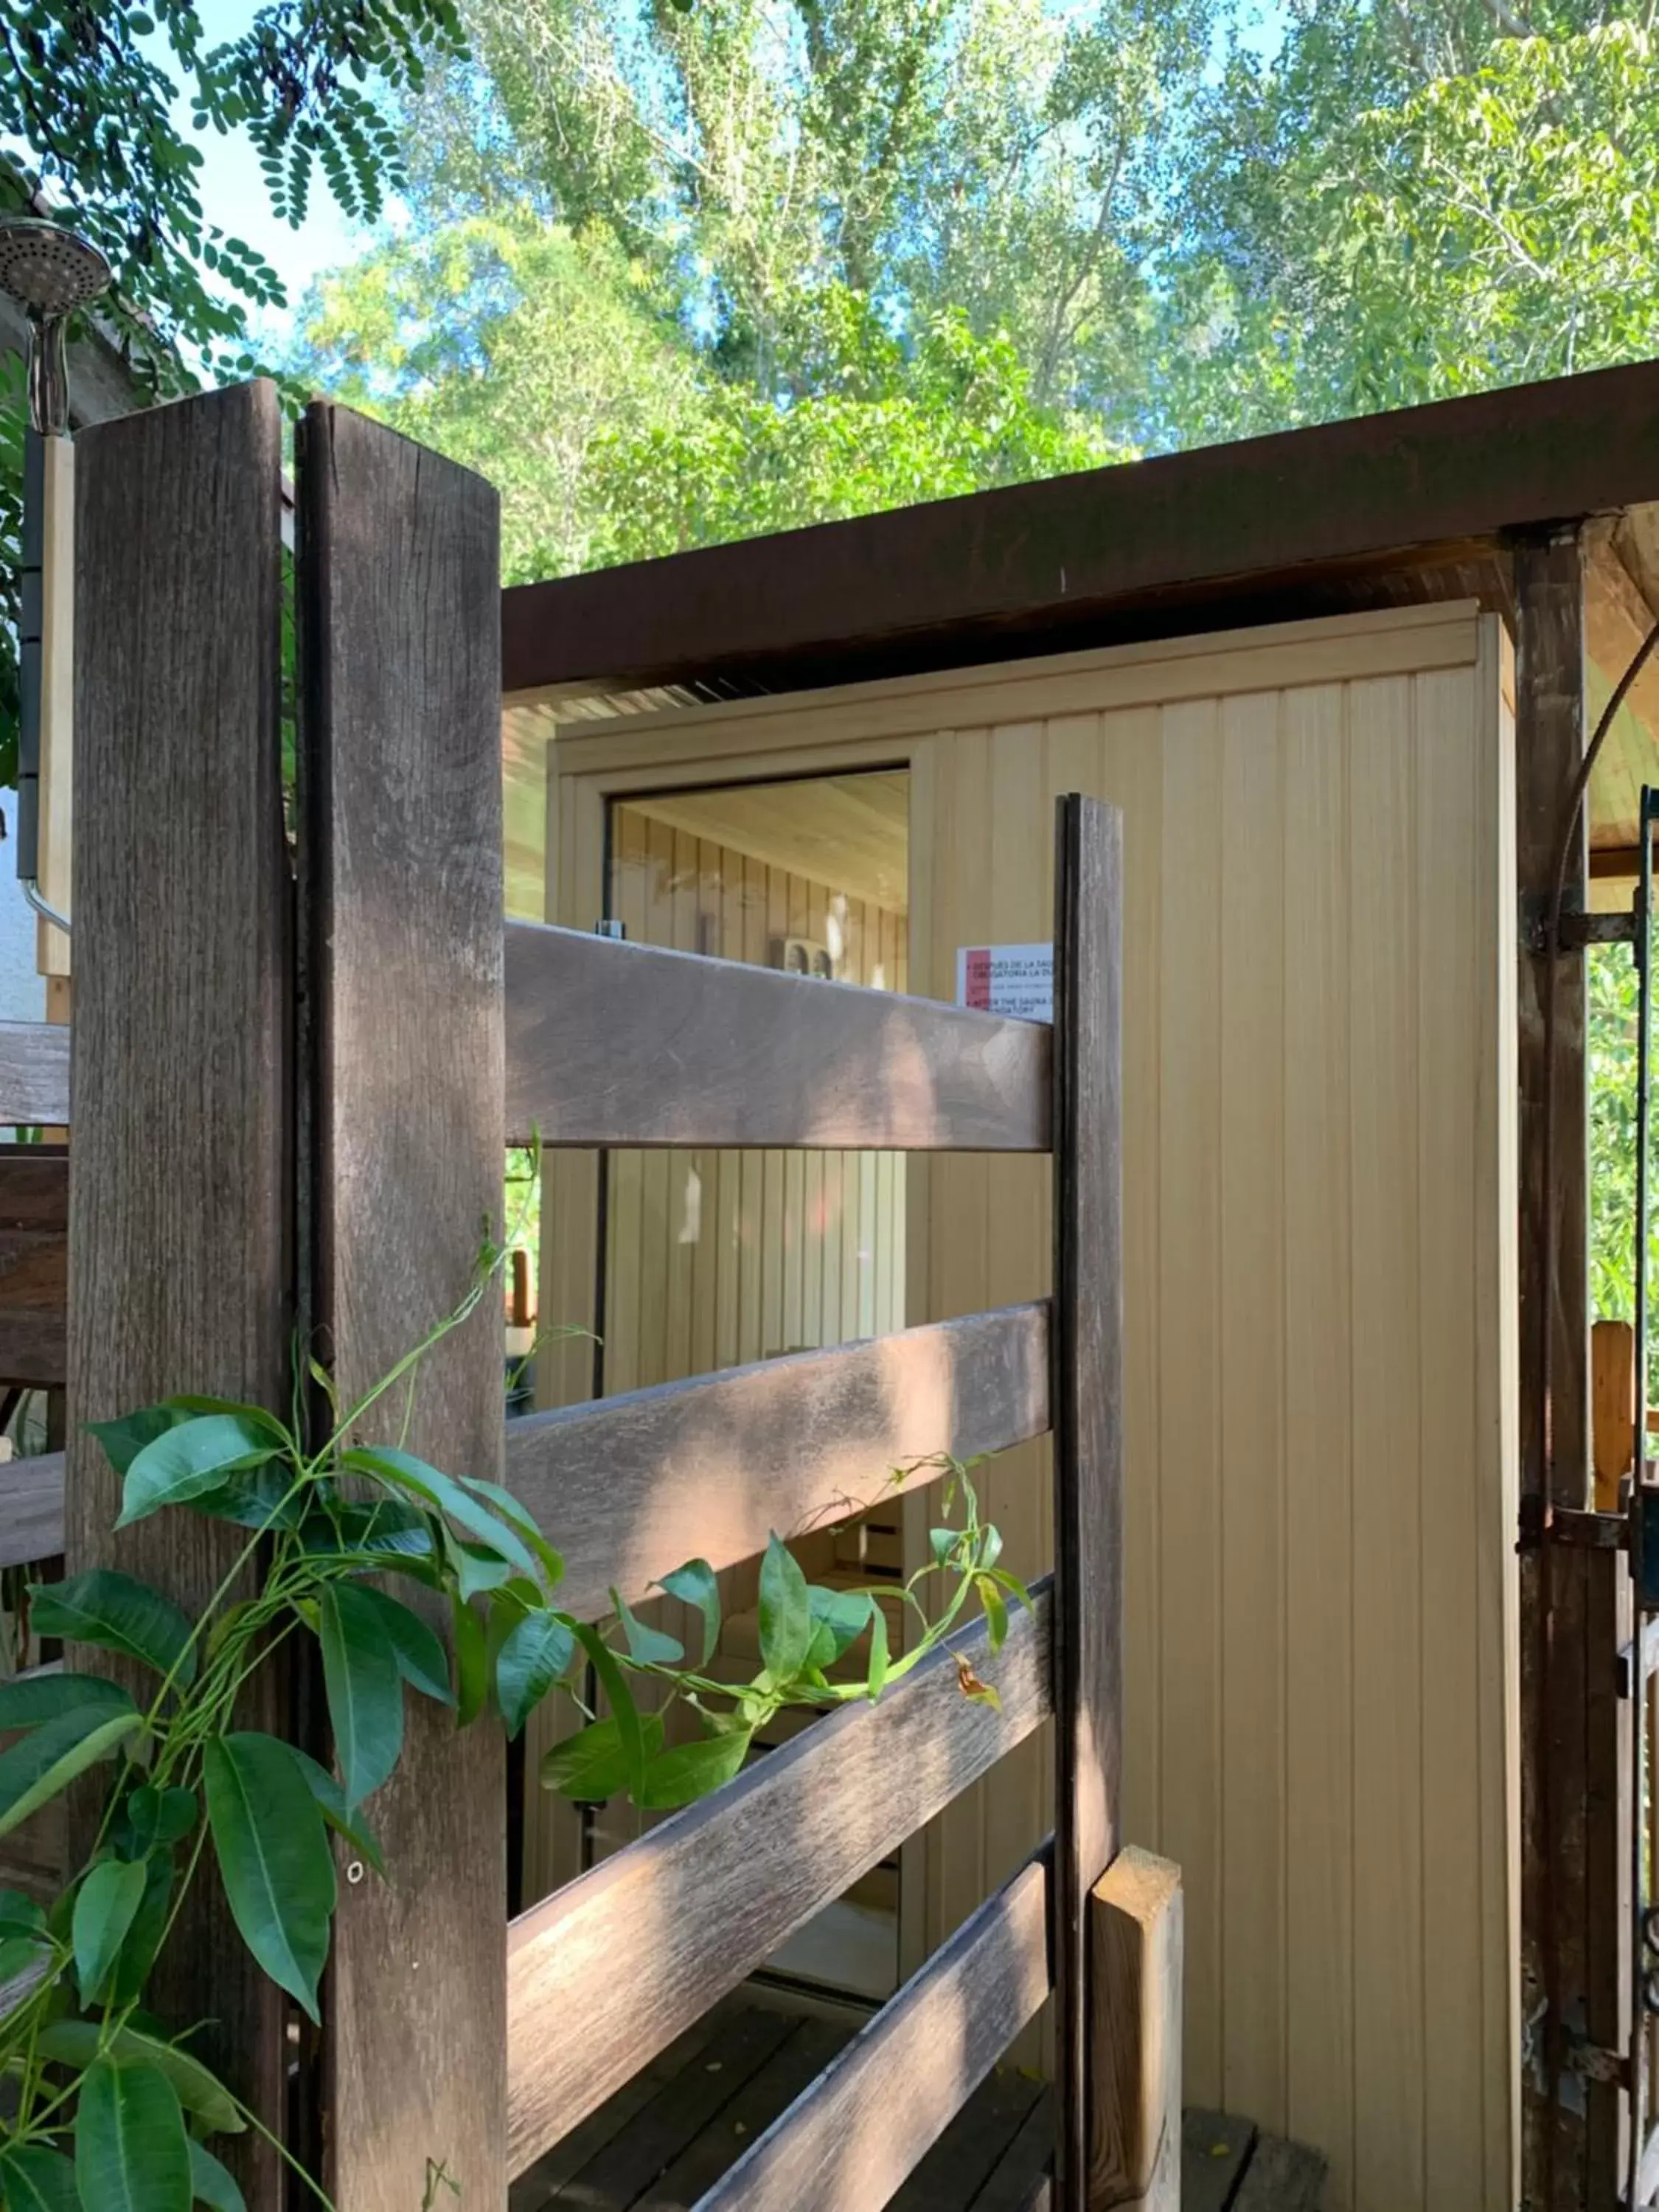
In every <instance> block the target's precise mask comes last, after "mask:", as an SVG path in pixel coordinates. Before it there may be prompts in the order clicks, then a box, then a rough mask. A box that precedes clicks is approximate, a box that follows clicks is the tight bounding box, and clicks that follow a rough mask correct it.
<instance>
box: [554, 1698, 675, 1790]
mask: <svg viewBox="0 0 1659 2212" xmlns="http://www.w3.org/2000/svg"><path fill="white" fill-rule="evenodd" d="M640 1725H641V1738H642V1740H643V1742H644V1746H645V1752H646V1757H647V1760H648V1759H650V1758H651V1756H652V1755H653V1753H656V1752H657V1751H659V1750H660V1748H661V1747H662V1735H663V1727H662V1716H661V1714H660V1713H645V1714H642V1715H641V1723H640ZM630 1767H631V1758H630V1753H629V1749H628V1747H626V1746H625V1745H624V1744H623V1740H622V1734H621V1731H620V1730H619V1729H618V1728H617V1723H616V1722H615V1721H614V1720H611V1719H606V1720H602V1721H591V1722H590V1723H588V1725H587V1726H586V1728H585V1729H579V1730H578V1731H577V1733H576V1734H575V1735H571V1736H567V1737H566V1738H565V1740H564V1741H563V1742H562V1743H556V1744H555V1745H554V1747H553V1748H552V1749H551V1751H550V1752H548V1753H545V1755H544V1758H543V1759H542V1767H541V1779H542V1787H543V1789H544V1790H557V1791H558V1792H559V1794H560V1795H561V1796H564V1797H569V1798H571V1799H573V1800H574V1802H576V1803H577V1804H578V1805H603V1804H604V1803H605V1800H606V1799H607V1798H609V1797H615V1796H617V1795H618V1794H619V1793H620V1792H621V1791H623V1790H626V1789H627V1787H628V1783H629V1772H630Z"/></svg>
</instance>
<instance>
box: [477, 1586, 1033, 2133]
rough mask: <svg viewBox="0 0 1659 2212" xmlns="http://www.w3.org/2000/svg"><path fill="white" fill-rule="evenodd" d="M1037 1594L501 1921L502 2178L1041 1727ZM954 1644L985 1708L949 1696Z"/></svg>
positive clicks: (954, 1684) (954, 1692)
mask: <svg viewBox="0 0 1659 2212" xmlns="http://www.w3.org/2000/svg"><path fill="white" fill-rule="evenodd" d="M1033 1596H1034V1599H1035V1601H1036V1612H1035V1613H1034V1614H1032V1613H1025V1612H1024V1611H1023V1610H1022V1611H1020V1612H1019V1613H1017V1614H1016V1616H1015V1617H1014V1619H1013V1620H1012V1621H1011V1623H1010V1626H1009V1632H1008V1640H1007V1642H1006V1644H1005V1645H1004V1646H1003V1648H1002V1650H1001V1651H1000V1653H999V1654H998V1655H997V1656H996V1657H995V1658H994V1659H993V1658H992V1657H991V1656H990V1651H989V1644H988V1640H987V1635H986V1632H985V1626H984V1624H983V1622H976V1623H975V1625H974V1626H971V1627H969V1628H967V1629H964V1630H961V1631H958V1632H957V1635H956V1636H954V1637H952V1638H951V1639H950V1640H949V1643H948V1644H947V1645H946V1646H945V1648H943V1649H941V1650H939V1651H938V1652H935V1653H934V1654H933V1655H932V1656H930V1657H928V1658H927V1659H926V1660H924V1661H923V1662H921V1665H920V1666H919V1667H917V1668H915V1672H914V1673H912V1674H908V1675H906V1676H905V1677H904V1678H903V1679H902V1680H901V1681H899V1682H896V1683H895V1684H894V1686H892V1688H890V1690H888V1691H887V1692H885V1694H884V1696H883V1697H882V1698H881V1699H879V1700H878V1703H876V1704H875V1705H866V1704H864V1703H862V1702H860V1703H858V1704H855V1705H843V1706H842V1708H841V1709H840V1710H839V1711H836V1712H834V1713H831V1714H830V1715H829V1717H828V1718H826V1719H824V1720H822V1721H820V1722H818V1723H817V1725H816V1726H815V1727H812V1728H811V1729H805V1731H803V1733H802V1734H801V1735H798V1736H796V1737H795V1738H794V1739H793V1741H791V1742H790V1743H788V1744H787V1745H785V1746H784V1747H783V1748H782V1749H781V1750H779V1751H775V1752H771V1753H768V1754H767V1756H766V1757H765V1758H764V1759H760V1760H758V1761H757V1762H756V1763H755V1764H754V1765H750V1767H749V1768H747V1769H746V1770H745V1771H744V1773H743V1774H742V1775H741V1776H740V1777H739V1778H738V1780H737V1781H736V1782H735V1783H733V1784H731V1785H729V1786H728V1787H727V1788H726V1789H725V1790H721V1791H720V1792H719V1793H718V1794H717V1795H716V1796H714V1797H710V1798H705V1799H704V1800H703V1801H702V1802H701V1803H699V1804H696V1805H692V1806H689V1807H688V1808H686V1809H685V1811H684V1812H682V1813H678V1814H675V1816H674V1817H673V1818H672V1819H671V1820H665V1821H664V1822H663V1823H662V1825H661V1826H659V1827H655V1828H653V1829H652V1830H650V1831H649V1832H648V1833H647V1834H646V1835H645V1836H643V1837H641V1838H640V1840H639V1841H638V1842H636V1843H634V1844H629V1847H628V1848H627V1849H626V1850H623V1851H619V1852H617V1855H616V1856H615V1857H613V1858H610V1859H607V1860H605V1862H604V1863H603V1864H602V1865H600V1866H598V1867H596V1868H595V1869H593V1870H592V1873H590V1874H586V1875H583V1876H582V1877H581V1879H580V1881H574V1882H572V1883H570V1884H569V1885H568V1887H566V1888H564V1889H562V1890H558V1891H556V1892H555V1893H554V1894H553V1895H552V1896H551V1897H549V1898H547V1899H544V1901H543V1902H542V1903H541V1904H540V1905H537V1906H535V1907H534V1908H533V1909H532V1911H529V1912H526V1913H524V1914H522V1915H521V1916H520V1917H519V1918H518V1919H517V1920H515V1921H514V1922H513V1924H512V1926H511V1927H510V1928H509V1929H508V1931H507V1979H508V2049H507V2056H508V2068H509V2077H510V2086H509V2099H508V2131H509V2138H510V2140H509V2157H510V2163H511V2166H512V2170H513V2172H515V2173H516V2172H520V2171H521V2170H522V2169H523V2168H524V2167H525V2166H528V2165H529V2164H530V2162H531V2161H532V2160H533V2159H535V2158H537V2157H538V2156H539V2154H541V2153H542V2152H543V2151H544V2149H545V2148H547V2147H548V2145H549V2144H550V2143H552V2142H556V2140H557V2139H558V2137H559V2136H562V2135H563V2134H564V2133H565V2132H566V2131H567V2130H569V2129H571V2128H574V2127H575V2126H577V2125H578V2124H580V2122H581V2121H582V2120H583V2119H584V2118H586V2115H587V2114H588V2113H589V2112H592V2111H593V2110H594V2109H595V2108H596V2107H597V2106H599V2105H601V2104H603V2102H604V2101H605V2098H606V2097H608V2096H610V2095H611V2093H612V2092H613V2091H614V2090H615V2089H616V2088H617V2087H619V2086H620V2085H621V2084H622V2083H623V2081H626V2080H627V2079H628V2077H629V2075H630V2074H631V2073H632V2072H633V2071H634V2070H635V2068H636V2067H638V2066H640V2065H641V2064H643V2063H644V2062H645V2060H646V2059H647V2058H648V2057H650V2055H651V2053H652V2052H653V2051H657V2050H659V2049H660V2048H661V2047H662V2046H663V2045H665V2043H667V2042H669V2041H671V2039H672V2038H673V2037H675V2036H676V2035H678V2033H680V2032H681V2030H682V2029H683V2028H684V2027H686V2026H688V2025H689V2023H690V2021H694V2020H696V2018H697V2016H698V2015H699V2014H701V2013H702V2012H704V2011H706V2010H707V2008H708V2006H709V2005H711V2004H713V2003H714V2002H715V2000H716V1999H717V1998H719V1997H720V1996H724V1995H725V1993H726V1990H730V1989H733V1988H735V1987H736V1986H737V1984H738V1983H739V1982H740V1981H741V1980H742V1979H743V1978H744V1976H745V1975H746V1974H749V1973H750V1972H753V1971H754V1969H755V1968H756V1967H757V1966H759V1965H760V1963H761V1961H762V1960H763V1959H765V1958H766V1957H768V1956H769V1954H770V1953H771V1952H773V1951H774V1950H775V1949H776V1948H777V1946H778V1945H779V1944H780V1943H781V1942H783V1940H784V1939H785V1937H786V1936H789V1935H791V1934H792V1933H793V1931H794V1929H797V1928H799V1927H800V1926H801V1925H802V1924H803V1923H804V1922H805V1921H807V1920H809V1919H810V1918H811V1916H812V1915H813V1913H815V1912H817V1911H820V1910H821V1909H822V1908H823V1906H824V1905H828V1904H829V1902H830V1901H831V1899H834V1898H836V1897H839V1896H840V1894H841V1893H842V1891H843V1890H844V1889H846V1888H847V1887H848V1885H849V1884H850V1883H852V1882H854V1881H857V1880H858V1878H859V1876H860V1875H862V1874H865V1873H866V1872H867V1871H868V1870H869V1869H870V1868H871V1867H872V1866H874V1865H876V1864H877V1863H878V1861H880V1860H881V1859H884V1858H885V1857H886V1856H887V1854H888V1853H889V1852H890V1851H891V1850H894V1849H895V1848H896V1846H897V1845H898V1844H900V1843H901V1842H902V1840H903V1839H904V1838H905V1837H907V1836H908V1835H910V1834H913V1833H914V1832H915V1830H916V1829H917V1828H919V1827H921V1826H922V1825H923V1824H924V1823H925V1822H926V1821H927V1820H931V1819H932V1818H933V1814H935V1813H937V1812H939V1810H940V1809H941V1808H943V1807H944V1806H945V1805H946V1804H948V1803H949V1802H950V1801H951V1798H952V1797H954V1796H957V1793H958V1792H959V1791H961V1790H965V1789H966V1788H967V1786H968V1784H969V1783H970V1782H972V1781H974V1780H975V1779H976V1778H978V1777H979V1776H980V1775H981V1774H983V1773H984V1772H985V1771H987V1769H988V1768H989V1767H991V1766H992V1765H994V1764H995V1762H996V1761H997V1759H1000V1758H1001V1756H1002V1755H1003V1753H1005V1752H1007V1751H1011V1750H1012V1748H1013V1747H1014V1746H1015V1744H1017V1743H1019V1742H1022V1741H1024V1738H1025V1737H1026V1736H1028V1735H1030V1733H1031V1732H1032V1730H1033V1729H1036V1727H1037V1726H1038V1724H1039V1723H1041V1722H1042V1719H1043V1718H1044V1717H1046V1715H1047V1714H1048V1711H1049V1692H1048V1666H1049V1653H1048V1605H1049V1594H1048V1587H1047V1585H1046V1584H1041V1585H1039V1586H1038V1589H1036V1591H1034V1593H1033ZM958 1653H959V1654H960V1655H961V1656H963V1658H965V1659H966V1660H967V1661H968V1662H969V1665H970V1666H972V1667H973V1668H975V1670H976V1671H977V1672H978V1673H980V1674H981V1675H982V1676H983V1678H984V1679H985V1680H987V1681H989V1682H992V1683H994V1685H995V1686H996V1688H997V1690H998V1692H999V1693H1000V1698H1001V1701H1002V1703H1001V1711H1000V1712H999V1711H994V1710H993V1709H992V1708H991V1707H989V1706H987V1705H980V1704H970V1703H969V1702H968V1701H966V1700H965V1699H963V1695H962V1692H961V1689H960V1686H959V1684H958V1680H957V1664H956V1657H957V1654H958ZM573 2021H585V2022H588V2023H591V2024H592V2032H590V2033H572V2031H571V2023H572V2022H573Z"/></svg>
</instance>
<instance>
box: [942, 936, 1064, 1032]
mask: <svg viewBox="0 0 1659 2212" xmlns="http://www.w3.org/2000/svg"><path fill="white" fill-rule="evenodd" d="M957 1005H958V1006H974V1007H976V1008H977V1009H978V1010H979V1012H981V1013H983V1014H1012V1016H1013V1017H1014V1018H1015V1019H1016V1020H1017V1021H1022V1022H1051V1021H1053V1019H1054V946H1053V945H958V946H957Z"/></svg>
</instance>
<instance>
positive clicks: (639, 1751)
mask: <svg viewBox="0 0 1659 2212" xmlns="http://www.w3.org/2000/svg"><path fill="white" fill-rule="evenodd" d="M576 1641H577V1642H578V1643H579V1644H580V1645H581V1647H582V1649H583V1650H584V1651H586V1654H587V1656H588V1657H589V1658H590V1659H591V1660H592V1662H593V1671H594V1673H595V1674H597V1675H598V1676H599V1681H600V1683H601V1685H602V1686H603V1687H604V1690H605V1696H606V1698H607V1699H609V1701H610V1705H611V1714H612V1716H613V1717H614V1718H615V1720H616V1723H617V1737H618V1740H619V1741H620V1742H621V1744H622V1747H623V1758H624V1759H625V1760H626V1762H627V1764H626V1770H625V1771H626V1774H627V1786H628V1788H629V1790H632V1791H634V1792H635V1793H636V1794H637V1792H638V1791H639V1790H641V1788H642V1787H643V1786H644V1783H645V1762H646V1760H647V1758H648V1757H649V1755H650V1753H649V1751H648V1748H647V1741H646V1728H645V1723H644V1721H643V1720H642V1718H641V1714H640V1709H639V1707H638V1706H637V1705H635V1703H634V1693H633V1692H632V1691H631V1690H630V1689H629V1686H628V1680H627V1677H626V1676H625V1675H624V1674H623V1670H622V1668H620V1667H619V1666H618V1665H617V1655H616V1653H615V1652H614V1651H612V1650H611V1646H610V1645H609V1644H607V1643H606V1642H605V1638H604V1637H603V1636H601V1635H600V1633H599V1630H598V1629H597V1628H594V1627H592V1626H589V1625H587V1624H586V1623H584V1624H583V1625H582V1626H580V1628H578V1629H577V1631H576Z"/></svg>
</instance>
